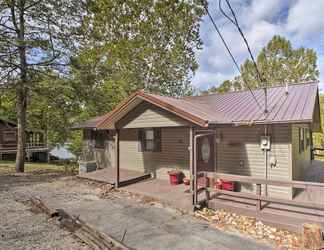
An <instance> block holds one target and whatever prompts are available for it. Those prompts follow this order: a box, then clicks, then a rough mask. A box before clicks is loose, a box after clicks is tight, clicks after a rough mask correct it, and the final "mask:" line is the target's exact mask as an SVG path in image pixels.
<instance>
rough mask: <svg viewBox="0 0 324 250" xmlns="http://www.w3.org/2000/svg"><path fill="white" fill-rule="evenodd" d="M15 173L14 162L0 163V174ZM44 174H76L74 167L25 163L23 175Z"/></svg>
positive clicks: (75, 167)
mask: <svg viewBox="0 0 324 250" xmlns="http://www.w3.org/2000/svg"><path fill="white" fill-rule="evenodd" d="M15 172H16V166H15V162H14V161H0V174H10V173H15ZM46 172H64V173H70V174H72V173H76V172H77V166H76V165H59V164H48V163H30V162H28V163H25V173H46Z"/></svg>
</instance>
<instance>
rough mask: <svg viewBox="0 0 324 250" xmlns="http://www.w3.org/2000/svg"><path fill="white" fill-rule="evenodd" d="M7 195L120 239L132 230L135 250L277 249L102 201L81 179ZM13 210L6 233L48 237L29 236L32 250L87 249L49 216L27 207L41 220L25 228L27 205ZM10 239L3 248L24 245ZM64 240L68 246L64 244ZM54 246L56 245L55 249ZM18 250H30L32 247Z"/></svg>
mask: <svg viewBox="0 0 324 250" xmlns="http://www.w3.org/2000/svg"><path fill="white" fill-rule="evenodd" d="M0 185H1V184H0ZM6 189H7V191H8V193H10V194H11V196H12V197H11V198H10V197H8V198H7V199H9V200H10V202H14V199H17V200H19V201H24V200H26V198H28V197H29V196H30V195H36V196H38V197H41V198H42V199H43V200H44V201H45V202H46V203H47V204H48V205H49V206H50V207H53V208H63V209H65V210H66V211H67V212H69V213H71V214H74V215H80V218H81V219H83V220H84V221H86V222H88V223H90V224H91V225H93V226H94V227H96V228H97V229H99V230H101V231H103V232H105V233H107V234H110V235H112V236H113V237H115V238H116V239H121V238H122V235H123V234H124V233H125V230H126V235H125V238H124V243H125V244H126V245H128V246H130V247H131V248H133V249H143V250H145V249H156V250H158V249H200V250H202V249H204V250H205V249H218V250H222V249H240V250H241V249H242V250H243V249H247V250H253V249H271V246H270V245H268V244H265V243H263V242H256V241H254V240H251V239H249V238H246V237H243V236H241V235H237V234H229V233H224V232H221V231H219V230H216V229H214V228H211V227H210V226H209V225H208V224H207V223H205V222H204V221H202V220H199V219H196V218H194V217H192V216H190V215H182V214H180V213H179V212H177V211H175V210H172V209H169V208H165V207H162V206H161V205H159V204H156V203H145V204H143V203H142V202H139V201H138V200H136V198H129V197H123V195H118V196H117V195H111V196H110V197H108V198H105V199H101V198H99V197H98V192H99V190H98V188H96V186H95V185H90V184H88V183H86V182H84V181H79V180H77V179H76V178H75V177H68V178H60V179H57V180H56V181H53V182H52V181H51V182H44V183H33V184H32V185H13V186H11V185H9V186H7V188H6ZM0 190H1V188H0ZM1 195H3V193H2V194H1ZM10 202H9V203H10ZM0 206H1V205H0ZM12 206H13V207H15V208H14V209H13V210H14V211H13V214H14V216H11V217H10V216H9V217H8V216H7V218H9V219H10V220H11V221H12V222H11V223H8V222H6V219H1V220H0V222H1V226H0V230H6V229H7V230H9V231H10V230H14V231H17V232H19V234H21V235H24V234H33V231H36V232H38V231H41V232H43V233H44V235H45V236H44V237H41V235H38V236H24V237H27V238H28V237H29V238H28V242H30V245H31V246H38V245H39V246H38V247H39V249H61V248H60V247H62V246H63V245H62V244H65V245H64V249H81V248H80V247H84V246H82V245H80V243H79V242H76V240H75V239H74V238H73V237H71V236H70V235H68V233H66V232H64V231H62V230H61V229H58V228H55V225H51V224H50V223H46V219H45V218H44V217H43V216H41V215H32V214H30V212H28V211H27V210H26V207H23V208H22V210H23V211H24V213H27V214H28V216H30V217H33V218H35V221H33V222H31V220H30V219H29V220H28V222H29V223H26V222H24V221H23V220H24V219H23V218H24V215H23V214H20V212H18V211H19V207H21V206H23V205H21V204H19V203H17V202H15V204H13V205H12ZM16 207H17V208H16ZM0 209H1V208H0ZM1 210H2V209H1ZM7 210H8V209H7ZM9 210H10V208H9ZM2 211H3V210H2ZM4 212H5V211H4ZM21 217H23V218H21ZM36 218H37V219H36ZM44 223H45V224H44ZM20 224H21V225H26V226H27V228H26V229H25V228H24V229H23V226H19V225H20ZM29 224H30V225H29ZM38 224H40V226H38ZM35 228H37V230H35ZM7 235H8V236H6V237H7V238H6V240H5V245H4V246H6V248H2V245H1V244H3V243H0V248H1V249H8V247H9V246H13V245H12V244H15V243H14V242H13V241H14V240H17V239H18V240H19V237H13V238H14V240H12V241H11V240H10V236H9V235H10V234H7ZM62 236H63V238H62V240H63V241H64V242H60V240H58V239H60V237H62ZM24 237H22V239H23V238H24ZM46 237H49V239H47V238H46ZM42 242H48V243H51V245H52V247H50V248H46V247H44V246H46V245H44V244H43V243H42ZM52 242H53V243H52ZM65 242H66V243H65ZM54 243H55V244H56V245H53V244H54ZM78 244H79V245H78ZM20 246H21V245H20ZM10 249H13V248H12V247H10ZM16 249H29V247H27V246H26V247H25V248H24V247H23V248H16Z"/></svg>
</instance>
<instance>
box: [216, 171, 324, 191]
mask: <svg viewBox="0 0 324 250" xmlns="http://www.w3.org/2000/svg"><path fill="white" fill-rule="evenodd" d="M214 177H215V178H220V179H224V180H227V181H237V182H243V183H252V184H264V185H272V186H281V187H293V188H301V189H311V190H323V188H324V183H319V182H306V181H280V180H265V179H261V178H255V177H252V176H245V175H233V174H223V173H217V172H216V173H214Z"/></svg>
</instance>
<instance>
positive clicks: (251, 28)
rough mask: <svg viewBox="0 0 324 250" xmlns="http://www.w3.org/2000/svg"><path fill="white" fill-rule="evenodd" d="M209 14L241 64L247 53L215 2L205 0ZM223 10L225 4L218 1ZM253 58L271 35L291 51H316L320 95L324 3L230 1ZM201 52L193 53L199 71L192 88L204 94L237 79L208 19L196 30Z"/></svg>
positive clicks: (310, 0)
mask: <svg viewBox="0 0 324 250" xmlns="http://www.w3.org/2000/svg"><path fill="white" fill-rule="evenodd" d="M208 2H209V11H210V13H211V15H212V16H213V18H214V20H215V21H216V24H217V25H218V27H219V28H220V30H221V32H222V34H223V36H224V38H225V40H226V41H227V43H228V44H229V45H230V48H231V51H232V53H233V54H234V56H235V58H236V59H237V61H238V62H239V64H241V63H242V62H243V61H244V60H245V59H247V58H248V56H249V55H248V53H247V49H246V47H245V45H244V43H243V40H242V38H241V37H240V35H239V33H238V31H237V29H236V28H235V26H234V25H233V24H232V23H230V22H229V21H228V20H227V19H225V18H224V17H223V16H222V14H221V13H220V11H219V8H218V0H209V1H208ZM222 3H223V4H222V6H223V9H226V8H225V7H226V6H225V4H226V2H225V0H223V1H222ZM230 3H231V4H232V7H233V9H234V11H235V12H236V15H237V18H238V21H239V23H240V25H241V28H242V29H243V32H244V34H245V36H246V38H247V40H248V42H249V45H250V47H251V49H252V52H253V54H254V56H256V55H257V53H258V52H259V51H260V49H261V48H262V47H264V46H265V45H266V44H267V42H268V41H269V40H270V39H271V38H272V37H273V36H274V35H281V36H284V37H285V38H287V39H289V40H290V41H291V42H292V45H293V47H294V48H298V47H305V48H312V49H314V50H315V51H316V53H317V57H318V61H317V62H318V68H319V70H320V72H321V74H320V84H319V88H320V91H321V92H323V91H324V0H230ZM200 34H201V38H202V40H203V43H204V44H203V49H202V50H199V51H197V52H196V55H197V60H198V63H199V68H198V70H197V71H196V72H195V75H194V76H193V79H192V84H193V85H194V86H195V87H196V88H198V89H200V90H205V89H207V88H209V87H212V86H218V85H220V84H221V83H222V81H224V80H226V79H233V77H234V76H236V75H238V72H237V69H236V68H234V64H233V62H232V60H231V58H230V56H229V55H228V53H227V51H226V50H225V47H224V45H223V44H222V42H221V40H220V38H219V37H218V35H217V33H216V30H215V29H214V27H213V26H212V23H211V21H210V19H209V18H208V16H204V17H203V20H202V23H201V30H200Z"/></svg>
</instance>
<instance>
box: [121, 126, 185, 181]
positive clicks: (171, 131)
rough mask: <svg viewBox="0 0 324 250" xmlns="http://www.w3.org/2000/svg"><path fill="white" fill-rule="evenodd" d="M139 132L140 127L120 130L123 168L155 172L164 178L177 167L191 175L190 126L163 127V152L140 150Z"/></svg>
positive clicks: (158, 176) (157, 175)
mask: <svg viewBox="0 0 324 250" xmlns="http://www.w3.org/2000/svg"><path fill="white" fill-rule="evenodd" d="M137 133H138V129H123V130H121V131H120V166H121V168H125V169H130V170H137V171H143V172H153V174H154V175H155V176H156V177H157V178H163V179H164V178H168V174H167V171H168V170H171V169H175V168H178V169H181V170H183V171H184V173H185V174H186V176H188V175H189V150H188V147H189V128H161V152H139V151H138V141H137Z"/></svg>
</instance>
